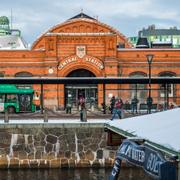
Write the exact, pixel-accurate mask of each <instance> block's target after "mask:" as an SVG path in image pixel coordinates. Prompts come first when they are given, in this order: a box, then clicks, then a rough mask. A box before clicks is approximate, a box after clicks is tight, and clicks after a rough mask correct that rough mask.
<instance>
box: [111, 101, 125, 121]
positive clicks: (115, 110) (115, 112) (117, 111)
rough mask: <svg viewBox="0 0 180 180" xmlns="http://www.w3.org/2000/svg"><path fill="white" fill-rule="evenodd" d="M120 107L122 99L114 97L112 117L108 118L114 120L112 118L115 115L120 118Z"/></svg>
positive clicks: (121, 106)
mask: <svg viewBox="0 0 180 180" xmlns="http://www.w3.org/2000/svg"><path fill="white" fill-rule="evenodd" d="M122 108H123V101H122V99H121V98H120V99H118V98H116V99H115V104H114V108H113V112H112V117H111V119H110V120H114V118H115V117H116V115H118V117H119V119H121V118H122Z"/></svg>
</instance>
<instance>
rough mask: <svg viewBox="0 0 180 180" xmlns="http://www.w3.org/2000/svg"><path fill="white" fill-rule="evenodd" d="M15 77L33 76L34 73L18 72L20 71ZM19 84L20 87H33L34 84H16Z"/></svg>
mask: <svg viewBox="0 0 180 180" xmlns="http://www.w3.org/2000/svg"><path fill="white" fill-rule="evenodd" d="M14 76H15V77H32V76H33V75H32V74H31V73H29V72H25V71H24V72H18V73H16V74H15V75H14ZM16 86H17V88H18V87H21V88H22V87H23V88H32V85H30V84H18V85H16Z"/></svg>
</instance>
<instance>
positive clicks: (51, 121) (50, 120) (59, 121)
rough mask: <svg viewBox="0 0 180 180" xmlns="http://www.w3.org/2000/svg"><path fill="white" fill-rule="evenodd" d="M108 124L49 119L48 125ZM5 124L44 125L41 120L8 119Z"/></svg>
mask: <svg viewBox="0 0 180 180" xmlns="http://www.w3.org/2000/svg"><path fill="white" fill-rule="evenodd" d="M107 122H109V120H107V119H88V120H87V122H81V121H80V119H49V120H48V124H76V123H77V124H79V123H84V124H85V123H88V124H89V123H90V124H104V123H107ZM0 124H3V125H4V120H0ZM6 124H44V120H43V119H21V120H18V119H10V120H9V123H6Z"/></svg>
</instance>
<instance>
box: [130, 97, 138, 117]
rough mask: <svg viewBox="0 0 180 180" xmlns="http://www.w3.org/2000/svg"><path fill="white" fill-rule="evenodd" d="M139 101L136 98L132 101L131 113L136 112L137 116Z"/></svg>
mask: <svg viewBox="0 0 180 180" xmlns="http://www.w3.org/2000/svg"><path fill="white" fill-rule="evenodd" d="M138 102H139V100H138V99H137V97H136V96H134V98H133V99H132V100H131V111H132V113H133V114H134V112H135V113H136V114H137V105H138Z"/></svg>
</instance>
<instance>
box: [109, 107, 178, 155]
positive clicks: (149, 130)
mask: <svg viewBox="0 0 180 180" xmlns="http://www.w3.org/2000/svg"><path fill="white" fill-rule="evenodd" d="M108 126H109V127H112V128H113V127H114V128H116V129H117V128H118V129H119V130H122V131H125V132H128V133H130V134H132V135H134V136H137V137H138V138H142V139H144V140H147V141H150V142H153V143H156V144H158V145H161V146H163V147H165V148H168V149H171V150H173V151H176V152H180V108H176V109H172V110H167V111H163V112H158V113H154V114H148V115H142V116H136V117H132V118H127V119H121V120H114V121H110V122H109V123H108Z"/></svg>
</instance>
